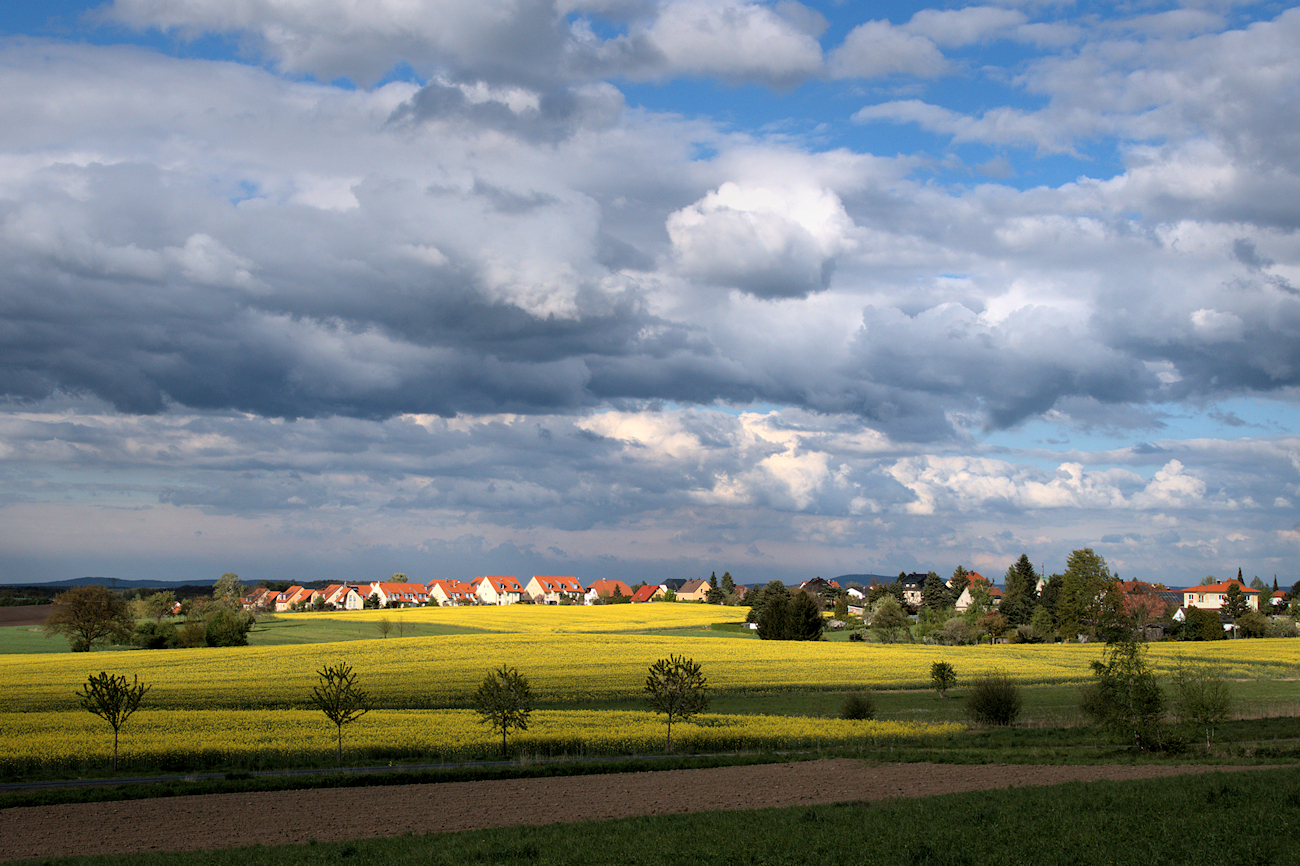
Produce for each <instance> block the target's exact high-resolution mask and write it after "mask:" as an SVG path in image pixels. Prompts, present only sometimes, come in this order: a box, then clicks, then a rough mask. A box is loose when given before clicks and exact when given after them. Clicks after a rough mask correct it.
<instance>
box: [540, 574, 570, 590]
mask: <svg viewBox="0 0 1300 866" xmlns="http://www.w3.org/2000/svg"><path fill="white" fill-rule="evenodd" d="M533 580H535V581H537V583H538V584H539V585H540V586H541V587H542V589H543V590H544V591H546V592H582V585H581V584H579V583H578V579H577V578H576V577H543V576H542V575H540V574H534V575H533ZM530 583H531V581H530Z"/></svg>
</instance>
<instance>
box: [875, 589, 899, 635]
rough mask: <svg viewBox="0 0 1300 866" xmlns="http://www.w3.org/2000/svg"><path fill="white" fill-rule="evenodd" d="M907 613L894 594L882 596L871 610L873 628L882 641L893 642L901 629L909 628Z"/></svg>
mask: <svg viewBox="0 0 1300 866" xmlns="http://www.w3.org/2000/svg"><path fill="white" fill-rule="evenodd" d="M907 624H908V619H907V614H905V613H903V607H902V605H900V604H899V603H898V600H897V599H895V598H894V597H893V596H892V595H887V596H885V597H884V598H882V599H881V600H880V601H879V602H878V603H877V604H876V607H875V610H873V611H872V612H871V630H872V631H874V632H875V633H876V637H878V638H879V639H880V642H881V643H893V642H894V641H895V640H896V639H897V637H898V632H899V630H900V629H905V628H907Z"/></svg>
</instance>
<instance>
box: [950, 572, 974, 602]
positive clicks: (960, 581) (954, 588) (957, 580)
mask: <svg viewBox="0 0 1300 866" xmlns="http://www.w3.org/2000/svg"><path fill="white" fill-rule="evenodd" d="M968 586H970V573H969V572H967V571H966V569H965V568H963V567H962V566H960V565H959V566H957V569H956V570H955V571H954V572H953V573H952V581H951V583H950V585H949V587H948V589H949V590H951V592H952V597H953V598H960V597H961V593H962V590H964V589H965V588H966V587H968Z"/></svg>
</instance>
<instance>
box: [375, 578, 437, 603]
mask: <svg viewBox="0 0 1300 866" xmlns="http://www.w3.org/2000/svg"><path fill="white" fill-rule="evenodd" d="M370 591H371V593H372V594H374V595H377V596H379V606H380V607H419V606H421V605H426V604H428V603H429V590H428V589H427V588H426V587H425V585H424V584H422V583H391V582H387V581H380V582H379V583H372V584H371V585H370Z"/></svg>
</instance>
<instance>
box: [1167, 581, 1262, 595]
mask: <svg viewBox="0 0 1300 866" xmlns="http://www.w3.org/2000/svg"><path fill="white" fill-rule="evenodd" d="M1234 585H1236V586H1239V587H1241V591H1242V592H1244V593H1245V594H1246V595H1251V594H1254V595H1259V590H1258V589H1251V588H1250V587H1249V586H1246V584H1244V583H1238V582H1237V581H1235V580H1222V581H1219V582H1218V583H1209V584H1206V585H1205V586H1189V587H1187V589H1184V590H1181V592H1183V593H1188V592H1217V593H1226V592H1227V591H1228V587H1230V586H1234Z"/></svg>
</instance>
